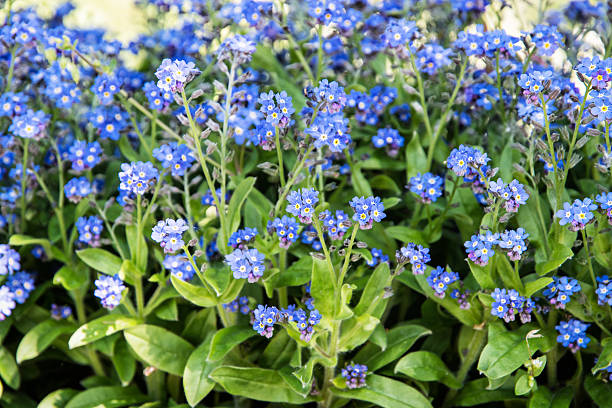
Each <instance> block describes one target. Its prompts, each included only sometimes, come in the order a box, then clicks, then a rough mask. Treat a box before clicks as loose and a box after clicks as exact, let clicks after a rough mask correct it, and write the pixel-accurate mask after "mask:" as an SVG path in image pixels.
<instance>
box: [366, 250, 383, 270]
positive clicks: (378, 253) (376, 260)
mask: <svg viewBox="0 0 612 408" xmlns="http://www.w3.org/2000/svg"><path fill="white" fill-rule="evenodd" d="M370 253H371V254H372V260H371V261H367V262H366V263H367V264H368V266H376V265H378V264H381V263H383V262H389V257H388V256H387V255H385V254H383V252H382V250H380V249H378V248H372V249H371V250H370Z"/></svg>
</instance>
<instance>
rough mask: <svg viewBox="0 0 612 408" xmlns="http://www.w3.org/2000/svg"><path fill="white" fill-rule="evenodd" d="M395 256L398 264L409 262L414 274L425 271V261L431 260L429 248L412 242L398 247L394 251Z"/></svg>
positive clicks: (420, 273)
mask: <svg viewBox="0 0 612 408" xmlns="http://www.w3.org/2000/svg"><path fill="white" fill-rule="evenodd" d="M395 258H396V260H397V262H398V263H400V264H403V263H406V262H410V264H411V265H412V273H413V274H414V275H422V274H423V273H425V269H426V268H427V262H429V261H431V256H430V255H429V248H424V247H423V246H422V245H417V244H414V243H412V242H409V243H408V244H407V245H406V246H405V247H402V248H400V250H399V251H397V252H396V254H395Z"/></svg>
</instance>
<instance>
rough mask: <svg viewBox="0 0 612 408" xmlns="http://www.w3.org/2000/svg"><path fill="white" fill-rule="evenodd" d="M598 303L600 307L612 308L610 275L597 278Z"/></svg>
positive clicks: (611, 281)
mask: <svg viewBox="0 0 612 408" xmlns="http://www.w3.org/2000/svg"><path fill="white" fill-rule="evenodd" d="M596 279H597V289H596V290H595V293H596V294H597V303H598V304H600V305H609V306H612V280H611V279H610V278H609V277H608V275H603V276H598V277H597V278H596Z"/></svg>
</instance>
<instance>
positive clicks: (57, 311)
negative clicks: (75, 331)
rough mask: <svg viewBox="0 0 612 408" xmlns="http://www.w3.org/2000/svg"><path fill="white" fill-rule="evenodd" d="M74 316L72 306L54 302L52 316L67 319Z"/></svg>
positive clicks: (57, 318) (56, 318)
mask: <svg viewBox="0 0 612 408" xmlns="http://www.w3.org/2000/svg"><path fill="white" fill-rule="evenodd" d="M70 316H72V309H71V308H70V306H60V305H56V304H55V303H53V304H52V305H51V317H52V318H53V319H55V320H62V319H67V318H69V317H70Z"/></svg>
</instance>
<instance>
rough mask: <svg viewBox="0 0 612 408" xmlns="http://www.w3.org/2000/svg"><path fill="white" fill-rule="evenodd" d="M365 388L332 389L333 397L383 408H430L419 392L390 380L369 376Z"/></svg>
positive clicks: (373, 375) (378, 376) (429, 404)
mask: <svg viewBox="0 0 612 408" xmlns="http://www.w3.org/2000/svg"><path fill="white" fill-rule="evenodd" d="M366 384H367V387H364V388H357V389H353V390H350V389H339V388H332V392H333V394H334V395H336V396H338V397H341V398H347V399H355V400H360V401H367V402H371V403H372V404H374V405H376V406H378V407H383V408H430V407H431V403H430V402H429V401H428V400H427V398H425V397H424V396H423V395H422V394H421V393H420V392H418V391H417V390H415V389H414V388H412V387H410V386H408V385H406V384H404V383H403V382H400V381H396V380H392V379H391V378H387V377H383V376H380V375H375V374H371V375H368V376H367V377H366Z"/></svg>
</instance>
